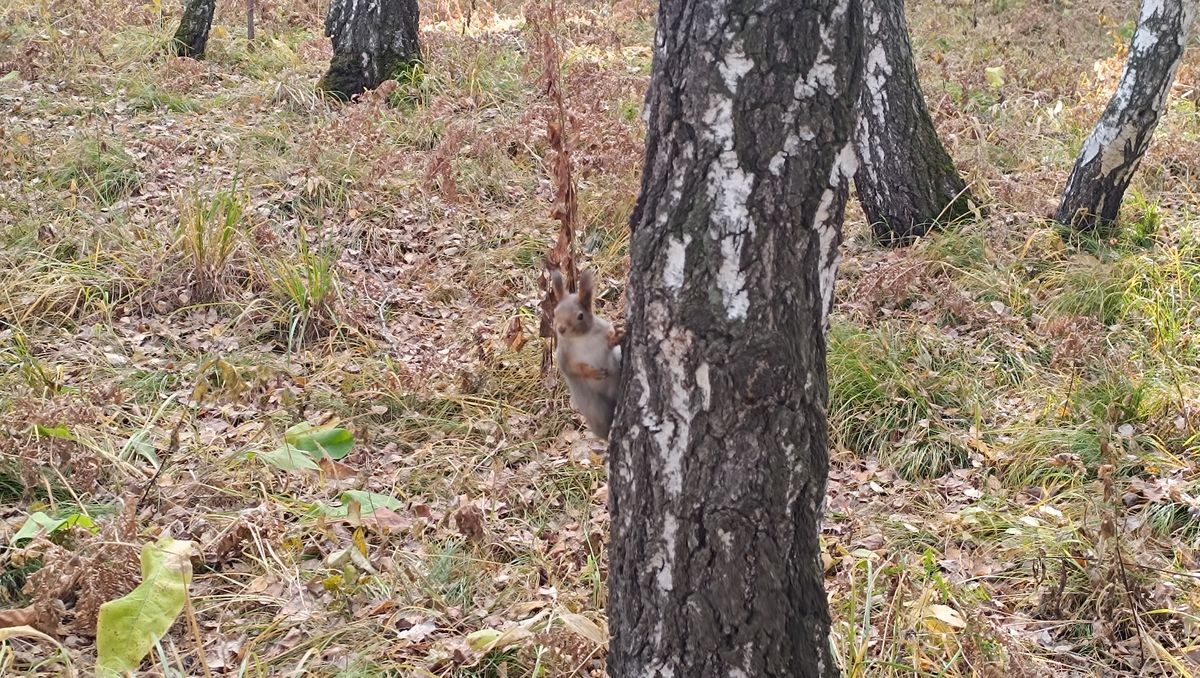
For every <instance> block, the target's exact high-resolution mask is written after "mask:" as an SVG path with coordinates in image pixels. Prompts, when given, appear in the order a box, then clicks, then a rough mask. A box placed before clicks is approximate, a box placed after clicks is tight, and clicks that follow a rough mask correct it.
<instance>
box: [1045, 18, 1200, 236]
mask: <svg viewBox="0 0 1200 678" xmlns="http://www.w3.org/2000/svg"><path fill="white" fill-rule="evenodd" d="M1196 5H1197V2H1196V0H1143V2H1142V9H1141V12H1140V13H1139V16H1138V25H1137V30H1136V31H1134V34H1133V40H1132V42H1131V43H1130V45H1129V58H1128V59H1127V60H1126V62H1125V69H1124V70H1123V71H1122V72H1121V80H1120V84H1118V85H1117V91H1116V94H1114V95H1113V97H1112V99H1111V100H1109V102H1108V107H1107V108H1105V109H1104V113H1103V115H1101V116H1100V122H1099V123H1097V124H1096V128H1095V129H1094V130H1092V133H1091V135H1089V136H1088V138H1087V141H1085V142H1084V143H1083V149H1082V150H1081V151H1080V152H1079V158H1078V159H1076V161H1075V167H1074V169H1072V170H1071V176H1070V178H1069V179H1067V188H1066V190H1065V191H1063V199H1062V204H1061V205H1059V208H1058V213H1057V214H1056V215H1055V218H1056V219H1058V221H1060V222H1062V223H1064V224H1067V225H1071V226H1075V227H1077V228H1083V229H1087V228H1094V227H1095V226H1097V225H1099V224H1105V223H1111V222H1113V221H1115V220H1116V218H1117V213H1118V212H1119V211H1120V209H1121V199H1122V198H1123V197H1124V196H1125V189H1126V188H1128V187H1129V181H1130V180H1131V179H1132V178H1133V173H1134V172H1135V171H1137V168H1138V165H1139V164H1140V163H1141V161H1142V156H1143V155H1145V154H1146V149H1147V148H1149V147H1150V137H1151V136H1152V135H1153V134H1154V128H1155V127H1157V126H1158V121H1159V119H1160V118H1161V117H1162V114H1163V111H1164V110H1165V109H1166V103H1167V93H1168V92H1170V90H1171V83H1173V82H1174V81H1175V72H1176V71H1177V70H1179V62H1180V61H1181V60H1182V59H1183V52H1184V46H1185V45H1186V43H1187V37H1188V33H1189V31H1190V30H1191V25H1192V23H1193V22H1194V21H1195V19H1196Z"/></svg>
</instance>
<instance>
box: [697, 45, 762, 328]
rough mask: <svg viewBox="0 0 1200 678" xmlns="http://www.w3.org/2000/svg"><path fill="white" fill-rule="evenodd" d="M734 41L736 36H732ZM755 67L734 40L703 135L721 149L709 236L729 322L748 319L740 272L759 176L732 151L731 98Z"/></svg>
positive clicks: (712, 177) (713, 178)
mask: <svg viewBox="0 0 1200 678" xmlns="http://www.w3.org/2000/svg"><path fill="white" fill-rule="evenodd" d="M728 37H729V38H730V39H731V40H732V36H728ZM753 68H754V62H752V61H751V60H749V59H747V58H746V55H745V52H744V51H743V50H742V45H741V43H738V42H732V43H731V44H730V47H729V52H728V53H727V54H725V55H724V56H723V57H722V58H721V61H720V63H719V64H718V65H717V70H718V71H719V72H720V74H721V79H722V81H723V82H724V84H725V86H726V89H727V90H728V91H727V92H714V93H712V94H711V95H710V97H711V98H710V104H709V108H708V110H707V111H705V113H704V116H703V120H704V123H705V129H703V130H702V132H701V133H702V134H703V136H704V137H705V138H706V139H707V140H708V141H710V142H711V143H713V144H714V145H716V146H718V147H720V148H721V149H722V150H721V153H720V155H719V156H718V157H717V160H716V162H714V163H712V164H711V165H710V166H709V169H708V185H707V194H708V198H709V200H710V205H711V213H710V215H709V235H710V236H711V237H712V239H713V240H714V241H715V242H716V243H717V248H718V251H719V252H720V253H721V263H720V265H719V266H718V269H717V287H718V289H720V291H721V297H722V300H723V301H724V303H725V314H726V316H727V317H728V318H729V319H731V320H742V319H745V317H746V313H747V312H748V311H749V310H750V293H749V289H748V285H747V282H746V276H745V274H744V273H743V272H742V250H743V249H744V248H745V246H746V243H747V242H749V241H750V240H752V239H753V237H754V233H755V224H754V221H753V219H751V217H750V210H749V207H748V205H749V201H750V194H751V193H752V192H753V190H754V182H755V177H754V175H753V174H752V173H750V172H747V171H745V170H744V169H743V168H742V166H741V162H740V160H739V159H738V155H737V152H736V151H735V150H734V127H733V102H734V98H735V96H736V94H737V91H738V87H739V86H740V84H741V79H742V77H743V76H745V75H746V74H747V73H749V72H750V71H751V70H752V69H753Z"/></svg>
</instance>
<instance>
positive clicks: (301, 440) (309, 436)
mask: <svg viewBox="0 0 1200 678" xmlns="http://www.w3.org/2000/svg"><path fill="white" fill-rule="evenodd" d="M283 444H284V447H287V446H289V445H290V446H292V447H295V448H298V449H301V450H304V451H305V452H307V453H308V454H309V456H310V457H312V458H313V459H314V460H317V459H320V458H321V457H329V458H330V459H342V458H343V457H345V456H346V455H347V454H350V448H352V447H354V434H353V433H351V432H349V431H347V430H346V429H344V428H338V427H336V426H321V427H319V428H318V427H316V426H313V425H312V424H310V423H308V422H307V421H302V422H300V423H299V424H296V425H295V426H293V427H291V428H289V429H288V430H287V431H285V432H284V434H283Z"/></svg>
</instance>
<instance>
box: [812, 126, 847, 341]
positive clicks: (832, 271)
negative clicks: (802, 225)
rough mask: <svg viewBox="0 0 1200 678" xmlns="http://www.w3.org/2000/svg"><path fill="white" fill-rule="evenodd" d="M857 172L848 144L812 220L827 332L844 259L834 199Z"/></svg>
mask: <svg viewBox="0 0 1200 678" xmlns="http://www.w3.org/2000/svg"><path fill="white" fill-rule="evenodd" d="M857 169H858V159H857V158H856V157H855V155H854V145H853V144H851V143H847V144H846V145H845V146H842V150H840V151H838V154H837V156H836V157H835V158H834V160H833V167H832V168H831V169H830V171H829V188H826V189H825V190H824V191H823V192H822V193H821V200H820V202H818V203H817V213H816V215H815V216H814V217H813V224H812V227H813V231H815V232H816V234H817V243H818V244H817V247H818V253H817V254H818V257H819V258H818V260H817V279H818V281H819V282H820V285H821V326H822V327H823V328H825V329H826V330H828V327H829V311H830V310H831V309H832V308H833V288H834V281H835V280H836V278H837V269H838V263H839V261H840V259H841V255H840V253H839V251H838V247H837V244H836V243H837V236H838V229H839V228H840V224H839V223H838V220H837V219H835V218H834V217H835V214H834V212H835V210H834V205H833V200H834V198H835V197H836V196H837V195H838V194H839V193H841V192H842V191H843V190H844V188H845V186H846V185H847V183H848V182H849V181H850V178H851V177H853V176H854V172H855V171H856V170H857Z"/></svg>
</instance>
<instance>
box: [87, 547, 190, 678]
mask: <svg viewBox="0 0 1200 678" xmlns="http://www.w3.org/2000/svg"><path fill="white" fill-rule="evenodd" d="M192 550H193V547H192V542H190V541H176V540H174V539H172V538H170V537H163V538H162V539H159V540H158V542H157V543H155V544H147V545H146V546H145V547H143V548H142V583H141V584H138V586H137V588H135V589H134V590H133V591H131V592H130V593H129V595H126V596H124V597H123V598H118V599H116V600H110V601H108V602H107V603H105V604H103V605H101V606H100V617H99V619H98V621H97V623H96V672H97V674H98V675H100V676H119V675H122V674H124V673H125V672H127V671H128V672H133V671H137V669H138V667H139V666H140V665H141V663H142V659H144V658H145V657H146V655H147V654H148V653H149V652H150V649H151V648H153V647H154V644H155V643H156V642H158V640H159V639H160V638H162V637H163V636H164V635H166V633H167V631H168V630H170V628H171V625H172V624H174V623H175V618H176V617H178V616H179V613H180V612H182V611H183V606H184V604H185V603H186V602H187V587H188V584H189V583H190V582H191V580H192V561H191V554H192Z"/></svg>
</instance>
